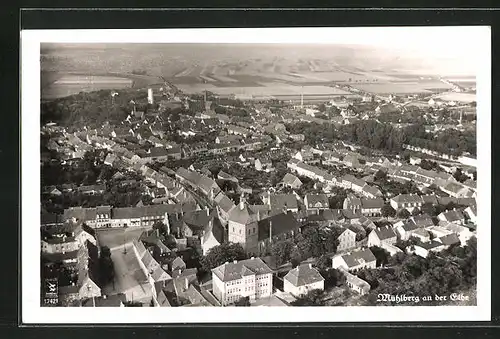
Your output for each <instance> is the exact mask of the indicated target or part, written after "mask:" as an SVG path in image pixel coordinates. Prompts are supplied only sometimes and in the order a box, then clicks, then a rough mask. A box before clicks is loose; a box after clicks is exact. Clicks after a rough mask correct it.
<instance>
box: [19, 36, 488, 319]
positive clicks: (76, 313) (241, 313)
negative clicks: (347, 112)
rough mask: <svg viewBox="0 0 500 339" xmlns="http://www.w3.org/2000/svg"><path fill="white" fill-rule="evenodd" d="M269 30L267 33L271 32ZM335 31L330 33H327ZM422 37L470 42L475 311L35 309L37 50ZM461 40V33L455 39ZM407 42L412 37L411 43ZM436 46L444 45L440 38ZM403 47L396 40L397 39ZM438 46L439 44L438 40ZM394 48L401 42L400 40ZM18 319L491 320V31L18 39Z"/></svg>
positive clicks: (434, 308)
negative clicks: (473, 64) (45, 45)
mask: <svg viewBox="0 0 500 339" xmlns="http://www.w3.org/2000/svg"><path fill="white" fill-rule="evenodd" d="M269 30H272V32H270V31H269ZM332 32H335V34H332ZM384 32H385V33H390V34H393V36H400V37H401V38H402V39H403V38H404V40H403V41H410V42H411V41H412V40H413V39H412V38H411V37H414V36H415V35H412V34H416V35H419V34H420V35H422V34H426V35H427V37H428V41H433V40H436V36H442V35H443V34H447V33H453V34H452V35H453V37H455V38H453V37H452V38H451V39H446V41H444V42H443V43H445V44H454V43H461V42H460V35H461V34H462V35H464V36H468V37H471V36H472V37H474V40H473V41H474V46H475V47H472V46H469V47H470V48H471V49H474V48H475V52H476V57H477V58H478V60H479V62H478V63H477V66H478V72H477V111H478V118H477V131H478V133H477V148H478V152H477V156H478V163H479V168H478V169H477V172H478V181H477V183H478V185H477V186H478V197H477V201H478V211H479V214H478V224H479V225H480V226H479V227H478V232H477V233H478V258H480V259H478V263H477V266H478V280H477V302H478V304H477V306H399V307H383V308H382V306H374V307H308V308H307V312H305V311H304V309H303V308H301V307H280V308H278V309H277V308H275V307H229V308H228V307H208V308H204V307H199V308H198V307H196V308H186V307H177V308H173V307H168V308H134V307H122V308H113V310H112V311H111V312H110V310H109V309H107V308H87V307H80V308H57V307H41V306H40V265H39V258H40V232H39V226H40V210H39V208H40V200H39V197H40V171H39V170H38V169H39V166H40V137H39V135H40V119H39V116H40V43H41V42H54V43H57V42H67V43H78V42H86V43H92V42H95V43H99V42H101V43H102V42H109V41H112V42H123V43H126V42H129V43H132V42H137V43H141V42H142V43H145V42H148V43H155V42H156V43H351V44H352V43H362V40H361V39H364V41H366V40H367V39H368V40H370V41H372V42H380V43H384V41H385V42H387V41H388V40H392V42H394V41H398V40H393V39H387V35H386V34H384ZM457 33H459V34H457ZM409 37H410V38H409ZM437 40H441V39H437ZM400 41H401V40H400ZM441 41H442V40H441ZM398 42H399V41H398ZM21 56H22V59H21V88H22V92H21V94H22V95H21V105H22V109H21V157H22V168H21V176H22V179H21V180H22V190H21V192H22V227H21V234H22V249H21V250H22V252H21V253H22V267H21V272H22V281H21V290H22V300H21V305H22V317H21V319H20V320H21V322H22V323H24V324H35V323H37V324H42V323H43V324H57V323H68V324H99V323H109V324H132V323H259V322H260V323H272V322H389V323H392V322H403V321H412V322H413V321H489V320H491V243H490V239H491V228H490V225H491V71H490V70H491V31H490V28H489V27H486V26H469V27H466V26H455V27H411V28H410V27H377V28H375V27H366V28H360V27H357V28H353V27H349V28H346V27H342V28H340V27H338V28H273V29H262V28H259V29H169V30H168V31H167V30H45V31H42V30H25V31H22V33H21Z"/></svg>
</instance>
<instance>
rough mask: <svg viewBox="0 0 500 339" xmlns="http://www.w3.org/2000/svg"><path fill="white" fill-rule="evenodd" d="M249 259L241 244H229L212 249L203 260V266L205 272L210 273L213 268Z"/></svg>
mask: <svg viewBox="0 0 500 339" xmlns="http://www.w3.org/2000/svg"><path fill="white" fill-rule="evenodd" d="M247 258H248V256H247V254H246V252H245V250H244V249H243V247H242V246H241V245H240V244H235V243H231V242H227V243H223V244H221V245H219V246H215V247H212V248H211V249H210V251H208V253H207V255H206V256H204V257H203V258H202V259H201V265H202V268H203V269H204V270H205V271H207V272H210V270H212V269H213V268H215V267H217V266H220V265H222V264H224V263H226V262H232V261H234V260H244V259H247Z"/></svg>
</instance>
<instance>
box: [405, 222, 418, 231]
mask: <svg viewBox="0 0 500 339" xmlns="http://www.w3.org/2000/svg"><path fill="white" fill-rule="evenodd" d="M401 228H402V229H403V230H405V231H406V232H411V231H415V230H417V229H418V228H419V227H418V226H417V224H415V222H414V221H412V220H410V221H407V222H405V223H404V224H403V226H401Z"/></svg>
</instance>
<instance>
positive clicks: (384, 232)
mask: <svg viewBox="0 0 500 339" xmlns="http://www.w3.org/2000/svg"><path fill="white" fill-rule="evenodd" d="M373 232H375V234H377V236H378V238H379V239H380V240H385V239H390V238H394V237H395V236H396V232H394V230H393V229H392V227H389V226H385V227H378V228H375V229H374V230H373Z"/></svg>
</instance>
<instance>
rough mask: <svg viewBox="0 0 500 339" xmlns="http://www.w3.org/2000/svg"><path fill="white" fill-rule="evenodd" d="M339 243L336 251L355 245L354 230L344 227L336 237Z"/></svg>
mask: <svg viewBox="0 0 500 339" xmlns="http://www.w3.org/2000/svg"><path fill="white" fill-rule="evenodd" d="M338 240H339V244H338V245H337V251H338V252H340V251H346V250H349V249H351V248H354V247H356V232H354V231H353V230H351V229H349V228H346V229H345V230H344V231H343V232H342V233H341V234H340V235H339V237H338Z"/></svg>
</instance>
